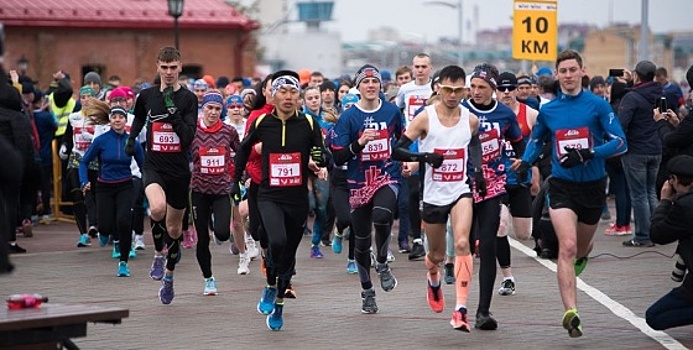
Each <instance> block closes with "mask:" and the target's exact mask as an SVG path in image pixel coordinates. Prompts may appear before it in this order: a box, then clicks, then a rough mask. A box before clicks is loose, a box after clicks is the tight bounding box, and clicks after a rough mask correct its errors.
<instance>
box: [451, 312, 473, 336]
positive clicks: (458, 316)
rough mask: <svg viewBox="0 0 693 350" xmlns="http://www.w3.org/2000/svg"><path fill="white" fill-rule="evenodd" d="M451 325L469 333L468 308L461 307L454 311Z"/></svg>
mask: <svg viewBox="0 0 693 350" xmlns="http://www.w3.org/2000/svg"><path fill="white" fill-rule="evenodd" d="M450 325H451V326H452V328H454V329H457V330H459V331H462V332H467V333H469V331H470V328H469V321H467V309H465V308H463V307H461V308H460V309H459V310H455V311H453V313H452V319H451V320H450Z"/></svg>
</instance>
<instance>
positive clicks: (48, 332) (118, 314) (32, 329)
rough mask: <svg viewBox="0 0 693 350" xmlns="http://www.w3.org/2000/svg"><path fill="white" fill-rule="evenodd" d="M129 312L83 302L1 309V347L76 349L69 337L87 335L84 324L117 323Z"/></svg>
mask: <svg viewBox="0 0 693 350" xmlns="http://www.w3.org/2000/svg"><path fill="white" fill-rule="evenodd" d="M129 314H130V311H129V310H128V309H121V308H115V307H102V306H96V305H84V304H51V303H46V304H43V305H41V307H40V308H38V309H23V310H8V309H7V308H2V309H0V348H2V349H6V348H7V349H17V350H18V349H56V347H57V348H58V349H60V348H64V349H78V347H77V346H76V345H75V344H74V343H73V342H72V341H71V340H70V339H71V338H78V337H86V336H87V323H89V322H93V323H112V324H119V323H121V320H122V319H123V318H126V317H128V316H129Z"/></svg>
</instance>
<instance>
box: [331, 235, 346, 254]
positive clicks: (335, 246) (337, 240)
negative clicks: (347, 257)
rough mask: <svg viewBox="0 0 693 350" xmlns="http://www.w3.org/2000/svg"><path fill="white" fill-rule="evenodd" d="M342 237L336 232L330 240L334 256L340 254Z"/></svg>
mask: <svg viewBox="0 0 693 350" xmlns="http://www.w3.org/2000/svg"><path fill="white" fill-rule="evenodd" d="M343 239H344V236H343V235H342V234H340V233H338V232H337V231H335V233H334V238H333V239H332V251H333V252H334V253H335V254H342V240H343Z"/></svg>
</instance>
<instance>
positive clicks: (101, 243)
mask: <svg viewBox="0 0 693 350" xmlns="http://www.w3.org/2000/svg"><path fill="white" fill-rule="evenodd" d="M89 230H90V231H91V228H90V229H89ZM98 236H99V247H105V246H107V245H108V236H106V235H104V234H102V233H101V232H99V234H98Z"/></svg>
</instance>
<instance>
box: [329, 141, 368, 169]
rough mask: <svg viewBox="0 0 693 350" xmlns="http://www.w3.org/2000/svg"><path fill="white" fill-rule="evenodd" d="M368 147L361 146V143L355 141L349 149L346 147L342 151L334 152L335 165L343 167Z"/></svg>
mask: <svg viewBox="0 0 693 350" xmlns="http://www.w3.org/2000/svg"><path fill="white" fill-rule="evenodd" d="M365 147H366V146H361V145H359V141H358V140H355V141H354V142H352V143H351V144H349V146H348V147H344V148H342V149H340V150H334V149H333V150H332V157H333V158H334V163H335V164H336V165H342V164H344V163H346V162H347V161H349V158H351V157H354V156H357V155H358V154H359V153H361V151H363V149H364V148H365Z"/></svg>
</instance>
